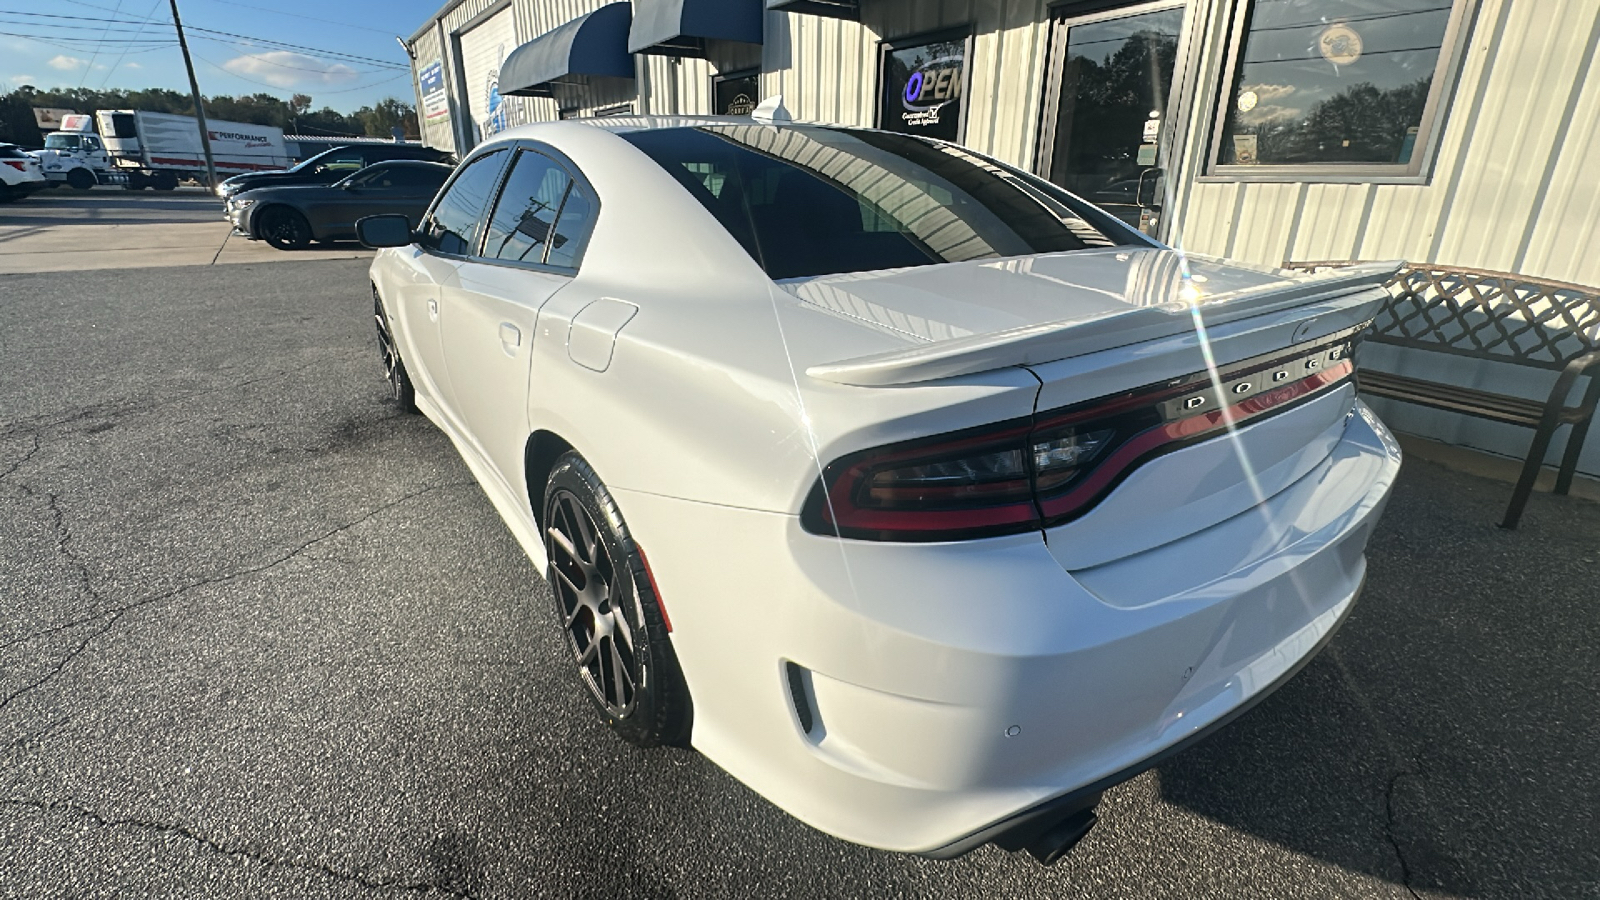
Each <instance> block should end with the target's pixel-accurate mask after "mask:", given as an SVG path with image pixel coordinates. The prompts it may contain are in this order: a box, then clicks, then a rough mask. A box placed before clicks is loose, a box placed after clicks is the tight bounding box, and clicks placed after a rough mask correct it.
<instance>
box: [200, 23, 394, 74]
mask: <svg viewBox="0 0 1600 900" xmlns="http://www.w3.org/2000/svg"><path fill="white" fill-rule="evenodd" d="M188 30H190V31H200V32H204V33H206V34H217V35H222V36H223V37H231V38H238V39H240V40H244V41H250V42H251V43H253V44H262V45H266V46H272V47H282V48H285V49H288V50H303V51H305V52H307V53H317V54H321V55H322V56H328V57H342V58H344V59H353V60H358V61H360V62H364V63H371V64H373V65H378V66H388V67H389V68H391V69H405V70H407V71H410V70H411V67H410V66H408V65H401V64H400V63H397V62H394V61H392V60H387V59H374V58H372V57H370V56H357V55H355V54H354V53H343V52H340V51H338V50H323V49H320V48H317V47H307V46H304V45H302V44H287V43H284V42H283V41H271V40H267V39H266V38H258V37H251V36H250V35H248V34H236V33H234V32H232V31H217V30H216V29H213V28H201V27H199V26H196V25H191V26H189V29H188Z"/></svg>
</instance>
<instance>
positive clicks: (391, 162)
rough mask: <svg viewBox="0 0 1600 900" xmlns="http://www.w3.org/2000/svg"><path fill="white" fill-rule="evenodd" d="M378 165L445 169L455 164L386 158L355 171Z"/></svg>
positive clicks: (397, 167) (390, 167)
mask: <svg viewBox="0 0 1600 900" xmlns="http://www.w3.org/2000/svg"><path fill="white" fill-rule="evenodd" d="M379 166H383V167H384V168H386V169H445V170H450V169H454V168H455V166H452V165H450V164H449V163H442V162H433V161H431V160H426V159H386V160H384V161H382V162H375V163H373V164H372V165H370V166H367V168H366V169H357V170H356V171H358V172H365V171H367V169H376V168H378V167H379Z"/></svg>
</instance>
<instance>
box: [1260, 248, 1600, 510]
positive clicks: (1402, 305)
mask: <svg viewBox="0 0 1600 900" xmlns="http://www.w3.org/2000/svg"><path fill="white" fill-rule="evenodd" d="M1346 265H1351V262H1348V261H1347V262H1290V263H1285V268H1291V269H1304V270H1308V271H1317V270H1320V269H1326V268H1332V267H1337V266H1346ZM1388 288H1389V292H1390V294H1391V295H1392V296H1393V297H1394V299H1393V300H1391V301H1390V302H1389V303H1388V304H1386V305H1385V306H1384V308H1383V310H1382V311H1381V312H1380V313H1379V314H1378V317H1377V318H1376V319H1375V320H1374V321H1373V331H1372V334H1371V335H1370V336H1369V337H1368V340H1371V341H1374V342H1376V343H1382V344H1393V345H1395V346H1398V347H1407V348H1410V349H1413V350H1428V351H1432V352H1435V353H1446V354H1450V355H1452V356H1464V357H1467V358H1470V359H1481V360H1491V361H1494V362H1498V363H1509V364H1512V365H1518V366H1527V367H1529V368H1534V369H1545V370H1549V371H1553V372H1558V373H1559V374H1558V375H1557V376H1556V379H1555V384H1554V385H1553V386H1552V387H1551V389H1550V394H1549V397H1548V398H1547V399H1546V400H1544V401H1543V402H1541V401H1538V400H1529V399H1527V398H1524V397H1516V396H1512V395H1509V394H1497V393H1493V392H1491V391H1484V390H1477V389H1474V388H1468V387H1461V386H1459V385H1454V384H1445V383H1442V382H1438V381H1427V380H1424V379H1421V378H1413V377H1411V376H1407V375H1396V374H1393V373H1391V372H1378V371H1374V370H1372V369H1362V370H1361V371H1360V375H1359V378H1360V385H1361V390H1363V391H1365V392H1367V393H1368V394H1372V395H1373V396H1377V397H1388V398H1391V399H1394V400H1399V401H1402V402H1405V403H1415V404H1418V405H1421V406H1430V407H1433V408H1435V409H1445V410H1451V411H1454V412H1458V413H1462V414H1465V415H1469V416H1476V417H1478V418H1481V419H1489V420H1491V421H1495V422H1504V423H1506V424H1507V425H1520V426H1522V427H1523V428H1532V429H1534V434H1533V443H1532V445H1531V446H1529V448H1528V455H1527V457H1526V459H1524V460H1523V464H1522V476H1521V477H1520V478H1519V479H1517V486H1516V489H1515V490H1513V491H1512V493H1511V505H1510V506H1509V507H1507V509H1506V517H1505V520H1504V521H1502V522H1501V523H1500V525H1501V527H1502V528H1516V527H1517V521H1518V520H1519V519H1520V518H1521V517H1522V510H1523V507H1525V506H1526V505H1527V503H1528V495H1529V494H1531V493H1533V485H1534V481H1535V479H1537V478H1538V475H1539V467H1540V466H1541V465H1542V464H1543V462H1544V457H1545V453H1546V452H1547V451H1548V450H1549V449H1550V440H1551V438H1553V437H1554V436H1555V432H1556V429H1557V428H1559V427H1560V426H1562V425H1571V426H1572V431H1571V432H1570V433H1569V434H1568V436H1567V447H1566V452H1565V454H1564V455H1563V456H1562V460H1561V468H1560V470H1559V472H1558V473H1557V476H1556V484H1555V493H1557V494H1565V493H1567V491H1568V490H1569V489H1570V488H1571V486H1572V475H1573V472H1574V471H1575V470H1576V469H1577V466H1578V456H1579V454H1581V453H1582V452H1583V441H1584V438H1585V436H1586V435H1587V434H1588V432H1589V423H1590V421H1591V420H1592V419H1593V418H1594V413H1595V404H1596V402H1597V401H1600V371H1594V372H1592V371H1591V370H1592V369H1595V367H1597V366H1600V292H1597V291H1596V290H1595V289H1593V288H1585V287H1582V286H1579V285H1575V284H1566V283H1563V282H1558V281H1545V280H1542V279H1536V278H1524V277H1523V276H1521V275H1514V274H1511V273H1507V272H1488V271H1484V270H1481V269H1464V268H1456V267H1453V266H1429V265H1407V266H1406V267H1405V268H1403V269H1401V270H1400V272H1399V273H1398V274H1396V275H1395V277H1394V279H1393V280H1391V281H1390V282H1389V284H1388ZM1584 375H1588V376H1589V385H1588V388H1587V389H1586V390H1585V391H1584V394H1583V398H1582V400H1581V401H1580V402H1579V404H1578V405H1577V406H1568V405H1567V401H1568V399H1569V398H1570V397H1571V395H1572V392H1573V387H1574V385H1576V383H1577V380H1578V378H1580V377H1582V376H1584Z"/></svg>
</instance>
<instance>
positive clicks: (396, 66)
mask: <svg viewBox="0 0 1600 900" xmlns="http://www.w3.org/2000/svg"><path fill="white" fill-rule="evenodd" d="M219 2H220V0H219ZM82 5H85V6H89V5H90V4H82ZM234 5H239V6H242V5H244V4H234ZM93 8H94V9H108V8H107V7H101V6H95V7H93ZM251 8H254V7H251ZM0 15H7V16H28V17H30V18H40V19H67V20H70V21H77V22H97V23H108V24H107V25H106V30H107V33H109V32H110V31H118V32H135V33H137V32H139V31H140V30H142V27H143V26H144V25H148V24H150V22H149V19H148V17H147V18H146V19H143V20H141V19H113V18H105V17H99V16H69V15H64V14H61V13H36V12H24V11H22V10H8V9H0ZM301 18H310V17H309V16H302V17H301ZM316 21H324V22H325V21H328V20H326V19H318V20H316ZM8 24H13V25H28V26H31V27H38V26H42V25H43V24H44V23H42V22H41V23H37V24H35V23H29V22H12V23H8ZM112 24H115V25H137V26H140V28H133V29H128V28H116V29H113V28H110V25H112ZM330 24H339V23H330ZM52 27H57V28H73V29H81V30H85V31H97V30H100V29H99V28H97V27H93V26H84V25H57V26H52ZM186 30H188V31H191V32H195V31H198V32H203V33H205V34H215V35H222V36H225V37H231V38H237V39H239V40H243V41H250V42H251V43H252V44H263V45H268V46H273V47H280V48H283V49H287V50H300V51H304V52H307V53H317V54H321V55H323V56H328V57H340V58H343V59H350V60H356V61H359V62H364V63H370V64H373V65H379V66H387V67H389V68H391V69H405V70H407V71H410V68H411V67H410V66H409V65H402V64H400V63H396V62H394V61H392V60H386V59H374V58H373V57H370V56H359V55H357V54H354V53H345V52H343V51H340V50H324V49H322V48H319V47H308V46H305V45H303V44H291V43H287V42H284V41H275V40H271V39H269V38H261V37H255V36H253V35H248V34H238V33H236V32H232V31H218V30H216V29H213V28H201V27H200V26H198V25H190V26H189V27H188V28H187V29H186ZM368 30H376V29H368ZM383 33H387V32H383Z"/></svg>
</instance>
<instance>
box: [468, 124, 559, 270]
mask: <svg viewBox="0 0 1600 900" xmlns="http://www.w3.org/2000/svg"><path fill="white" fill-rule="evenodd" d="M571 183H572V178H571V177H570V176H568V175H567V173H566V170H564V169H562V168H561V166H560V165H559V164H558V163H556V161H555V160H553V159H551V158H550V157H548V156H545V155H544V154H542V153H535V152H534V151H532V150H521V151H518V153H517V159H516V161H515V162H514V163H512V168H511V174H510V175H508V176H506V186H505V188H504V189H503V190H502V191H501V192H500V199H499V201H498V202H497V203H496V204H495V210H494V216H493V217H492V218H491V219H490V220H489V239H488V241H487V242H486V243H485V244H484V247H483V255H484V256H486V257H489V258H491V259H505V260H512V261H515V262H534V263H542V262H544V261H545V250H546V248H547V247H548V246H549V242H550V227H551V226H552V225H553V224H555V221H556V216H557V215H559V214H560V213H561V201H562V200H564V199H566V196H567V187H568V186H569V185H570V184H571Z"/></svg>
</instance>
